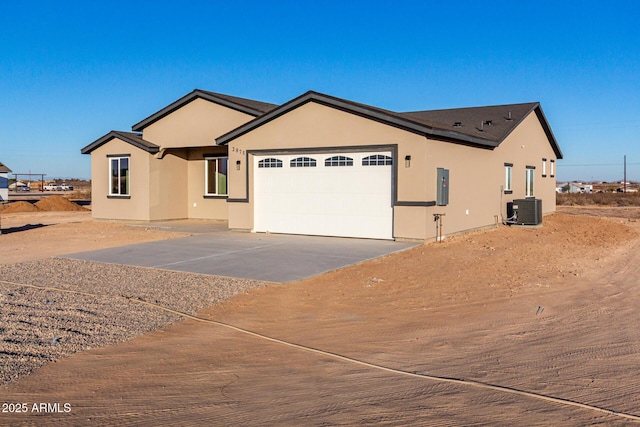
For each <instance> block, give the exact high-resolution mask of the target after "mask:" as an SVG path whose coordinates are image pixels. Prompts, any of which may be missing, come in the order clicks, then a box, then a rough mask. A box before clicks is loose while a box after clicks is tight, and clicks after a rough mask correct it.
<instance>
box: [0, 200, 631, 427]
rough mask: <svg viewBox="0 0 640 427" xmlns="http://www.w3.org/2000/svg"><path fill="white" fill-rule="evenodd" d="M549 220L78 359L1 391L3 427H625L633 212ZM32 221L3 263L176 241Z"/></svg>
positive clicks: (285, 292) (18, 220) (569, 213)
mask: <svg viewBox="0 0 640 427" xmlns="http://www.w3.org/2000/svg"><path fill="white" fill-rule="evenodd" d="M559 211H561V213H558V214H555V215H552V216H547V217H545V218H544V223H543V226H542V227H540V228H523V227H499V228H497V229H493V230H488V231H483V232H476V233H470V234H465V235H460V236H454V237H451V238H449V239H447V240H446V241H445V242H443V243H431V244H427V245H423V246H420V247H417V248H415V249H412V250H408V251H405V252H402V253H398V254H394V255H390V256H386V257H383V258H379V259H377V260H373V261H370V262H366V263H363V264H359V265H356V266H352V267H348V268H344V269H341V270H338V271H335V272H331V273H328V274H324V275H322V276H319V277H315V278H312V279H308V280H303V281H300V282H296V283H291V284H286V285H270V286H267V287H264V288H259V289H255V290H252V291H251V292H249V293H247V294H243V295H240V296H238V297H235V298H232V299H229V300H227V301H225V302H223V303H221V304H218V305H216V306H213V307H210V308H208V309H206V310H204V311H202V312H201V313H199V316H198V318H193V319H187V320H185V321H182V322H179V323H176V324H173V325H171V326H169V327H166V328H165V329H162V330H157V331H155V332H151V333H148V334H146V335H142V336H138V337H137V338H135V339H133V340H131V341H128V342H126V343H123V344H120V345H117V346H111V347H103V348H96V349H92V350H89V351H86V352H82V353H77V354H75V355H72V356H70V357H67V358H64V359H62V360H59V361H57V362H56V363H52V364H49V365H46V366H44V367H43V368H41V369H39V370H38V371H36V372H35V373H34V374H32V375H31V376H28V377H25V378H23V379H22V380H20V381H18V382H16V383H13V384H9V385H6V386H2V387H0V402H2V403H3V408H2V409H3V411H2V412H0V425H86V424H96V425H116V424H117V425H149V426H151V425H182V426H189V425H256V426H257V425H279V426H280V425H292V426H293V425H295V426H298V425H317V426H329V425H518V426H520V425H545V426H548V425H607V426H609V425H629V424H633V423H635V422H637V421H638V420H640V385H638V381H637V378H638V377H640V364H639V363H638V361H639V360H640V328H638V321H637V314H636V311H637V307H638V306H639V305H640V293H639V292H638V289H637V285H638V282H639V280H638V279H639V278H640V209H639V208H579V209H577V208H560V209H559ZM41 214H43V213H33V214H23V215H24V216H22V217H18V216H17V215H18V214H13V215H16V216H15V217H12V218H9V217H10V215H7V216H6V217H5V216H4V215H3V216H2V227H3V229H6V228H7V227H12V228H14V229H15V232H11V233H9V234H6V235H4V234H3V235H2V236H0V245H2V254H3V260H2V262H3V263H8V262H18V261H22V260H28V259H34V258H37V257H49V256H52V255H55V254H62V253H69V252H72V251H78V250H85V249H87V250H88V249H97V248H99V247H107V246H116V245H121V244H127V243H131V242H133V241H136V239H140V238H142V239H155V238H166V237H170V235H169V234H168V233H157V232H150V231H145V230H144V228H139V227H138V228H135V229H132V228H131V227H126V226H123V225H119V224H107V223H93V222H90V221H89V220H88V217H87V216H86V215H87V214H85V213H82V212H80V213H78V212H69V213H66V212H65V213H61V214H59V216H57V215H55V213H48V214H51V216H45V217H40V216H37V217H34V216H33V215H41ZM604 217H607V218H604ZM20 224H22V225H20ZM26 224H31V225H32V226H27V225H26ZM34 224H43V225H45V226H33V225H34ZM48 224H52V225H48ZM165 234H167V235H165ZM100 236H102V237H100ZM208 320H213V321H214V322H211V321H208ZM22 403H25V404H26V406H25V407H26V408H27V411H26V413H24V412H23V413H16V412H15V408H16V407H17V406H16V405H13V406H10V404H22ZM42 403H44V404H45V405H44V406H41V405H40V404H42ZM34 404H36V405H35V406H34ZM34 408H35V409H34ZM42 408H44V410H42ZM11 409H13V411H11Z"/></svg>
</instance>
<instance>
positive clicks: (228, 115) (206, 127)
mask: <svg viewBox="0 0 640 427" xmlns="http://www.w3.org/2000/svg"><path fill="white" fill-rule="evenodd" d="M253 118H254V117H253V116H251V115H249V114H245V113H241V112H239V111H236V110H232V109H230V108H227V107H224V106H221V105H219V104H215V103H213V102H210V101H207V100H204V99H202V98H196V99H195V100H193V101H191V102H190V103H188V104H186V105H184V106H182V107H181V108H179V109H178V110H176V111H174V112H172V113H171V114H169V115H168V116H165V117H163V118H162V119H160V120H158V121H157V122H155V123H153V124H151V125H149V126H147V127H146V128H144V130H143V132H142V133H143V138H144V139H146V140H147V141H151V142H153V143H154V144H157V145H159V146H160V147H162V148H172V147H179V148H182V147H199V146H206V145H215V143H216V142H215V139H216V138H217V137H219V136H220V135H223V134H225V133H226V132H228V131H230V130H232V129H235V128H236V127H238V126H240V125H242V124H244V123H246V122H248V121H249V120H251V119H253Z"/></svg>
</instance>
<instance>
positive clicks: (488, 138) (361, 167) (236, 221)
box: [82, 90, 562, 239]
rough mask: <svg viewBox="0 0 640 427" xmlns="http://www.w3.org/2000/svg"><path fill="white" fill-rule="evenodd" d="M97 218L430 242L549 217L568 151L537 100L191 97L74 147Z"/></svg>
mask: <svg viewBox="0 0 640 427" xmlns="http://www.w3.org/2000/svg"><path fill="white" fill-rule="evenodd" d="M82 153H83V154H90V155H91V165H92V199H93V200H92V205H93V207H92V209H93V217H94V218H95V219H104V220H139V221H155V220H168V219H182V218H194V219H195V218H201V219H218V220H227V221H228V224H229V227H230V228H231V229H237V230H248V231H254V232H273V233H291V234H310V235H326V236H342V237H363V238H376V239H431V238H434V237H435V236H436V230H435V227H434V214H440V215H443V216H442V221H443V223H442V225H443V227H444V229H445V231H446V234H451V233H458V232H462V231H467V230H473V229H478V228H482V227H486V226H491V225H494V224H495V223H496V220H502V218H504V217H505V215H506V209H507V203H508V202H510V201H512V200H514V199H526V198H532V199H539V200H541V205H542V211H543V213H544V214H546V213H551V212H554V211H555V168H556V161H557V160H558V159H561V158H562V152H561V151H560V148H559V146H558V144H557V142H556V139H555V137H554V136H553V133H552V131H551V128H550V126H549V124H548V123H547V120H546V118H545V116H544V113H543V112H542V108H541V107H540V104H539V103H537V102H533V103H525V104H512V105H500V106H489V107H473V108H457V109H448V110H430V111H414V112H403V113H398V112H394V111H388V110H383V109H380V108H377V107H373V106H370V105H365V104H359V103H356V102H352V101H348V100H345V99H340V98H336V97H333V96H329V95H325V94H321V93H317V92H313V91H310V92H307V93H304V94H302V95H301V96H299V97H297V98H294V99H292V100H290V101H288V102H286V103H284V104H282V105H274V104H269V103H264V102H258V101H254V100H249V99H244V98H237V97H232V96H228V95H222V94H218V93H213V92H207V91H203V90H194V91H193V92H191V93H189V94H187V95H185V96H184V97H182V98H180V99H179V100H177V101H175V102H173V103H171V104H170V105H168V106H167V107H165V108H163V109H162V110H160V111H158V112H156V113H154V114H152V115H151V116H149V117H147V118H146V119H144V120H142V121H141V122H139V123H137V124H135V125H133V127H132V132H120V131H112V132H110V133H108V134H107V135H104V136H103V137H101V138H99V139H97V140H95V141H94V142H92V143H91V144H89V145H87V146H86V147H84V148H83V149H82Z"/></svg>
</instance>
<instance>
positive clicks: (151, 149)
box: [80, 130, 160, 154]
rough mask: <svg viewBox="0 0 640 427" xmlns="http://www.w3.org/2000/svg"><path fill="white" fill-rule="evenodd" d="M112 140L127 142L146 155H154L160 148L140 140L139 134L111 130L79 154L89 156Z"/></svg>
mask: <svg viewBox="0 0 640 427" xmlns="http://www.w3.org/2000/svg"><path fill="white" fill-rule="evenodd" d="M114 138H118V139H120V140H122V141H124V142H127V143H129V144H131V145H133V146H134V147H137V148H139V149H141V150H144V151H146V152H147V153H151V154H155V153H157V152H158V151H160V147H159V146H157V145H156V144H153V143H151V142H149V141H146V140H144V139H142V137H141V136H140V134H137V133H132V132H121V131H116V130H112V131H111V132H109V133H108V134H106V135H105V136H103V137H101V138H98V139H96V140H95V141H93V142H92V143H91V144H89V145H87V146H86V147H84V148H83V149H82V150H81V151H80V152H81V153H82V154H90V153H91V152H92V151H93V150H95V149H96V148H98V147H100V146H101V145H103V144H106V143H107V142H109V141H111V140H112V139H114Z"/></svg>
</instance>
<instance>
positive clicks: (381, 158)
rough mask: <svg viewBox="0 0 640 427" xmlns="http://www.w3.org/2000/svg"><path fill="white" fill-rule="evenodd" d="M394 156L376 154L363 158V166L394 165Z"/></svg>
mask: <svg viewBox="0 0 640 427" xmlns="http://www.w3.org/2000/svg"><path fill="white" fill-rule="evenodd" d="M392 165H393V158H391V157H390V156H385V155H382V154H374V155H371V156H367V157H365V158H364V159H362V166H392Z"/></svg>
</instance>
